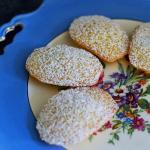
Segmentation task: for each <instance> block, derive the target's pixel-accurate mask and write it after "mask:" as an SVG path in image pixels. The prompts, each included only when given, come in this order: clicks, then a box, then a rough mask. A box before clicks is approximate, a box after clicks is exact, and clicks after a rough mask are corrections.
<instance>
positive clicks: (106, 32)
mask: <svg viewBox="0 0 150 150" xmlns="http://www.w3.org/2000/svg"><path fill="white" fill-rule="evenodd" d="M69 34H70V36H71V38H72V39H73V40H74V41H75V42H76V43H77V44H78V45H80V46H81V47H83V48H85V49H87V50H88V51H90V52H91V53H93V54H95V55H96V56H98V57H99V58H100V59H102V60H104V61H107V62H114V61H116V60H117V59H119V58H122V57H123V56H125V55H126V54H127V53H128V44H129V41H128V36H127V34H126V33H125V32H124V31H123V30H122V29H121V28H120V26H119V25H118V24H117V23H114V22H113V21H112V20H111V19H109V18H107V17H104V16H96V15H94V16H83V17H79V18H77V19H75V20H74V21H73V22H72V24H71V26H70V28H69Z"/></svg>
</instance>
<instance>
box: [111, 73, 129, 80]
mask: <svg viewBox="0 0 150 150" xmlns="http://www.w3.org/2000/svg"><path fill="white" fill-rule="evenodd" d="M110 77H111V78H114V79H116V80H122V79H127V76H126V75H124V74H123V73H119V72H115V73H113V74H112V75H110Z"/></svg>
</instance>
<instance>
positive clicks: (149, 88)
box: [144, 85, 150, 94]
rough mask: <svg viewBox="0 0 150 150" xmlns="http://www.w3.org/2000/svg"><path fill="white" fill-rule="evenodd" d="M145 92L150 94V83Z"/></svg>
mask: <svg viewBox="0 0 150 150" xmlns="http://www.w3.org/2000/svg"><path fill="white" fill-rule="evenodd" d="M144 93H146V94H150V85H148V86H147V88H146V91H145V92H144Z"/></svg>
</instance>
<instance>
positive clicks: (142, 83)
mask: <svg viewBox="0 0 150 150" xmlns="http://www.w3.org/2000/svg"><path fill="white" fill-rule="evenodd" d="M138 83H139V84H140V85H145V84H146V80H144V79H141V80H140V81H139V82H138Z"/></svg>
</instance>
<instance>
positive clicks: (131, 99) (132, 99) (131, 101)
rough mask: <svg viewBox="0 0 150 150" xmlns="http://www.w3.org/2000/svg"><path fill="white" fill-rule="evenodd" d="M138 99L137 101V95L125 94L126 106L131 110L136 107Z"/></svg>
mask: <svg viewBox="0 0 150 150" xmlns="http://www.w3.org/2000/svg"><path fill="white" fill-rule="evenodd" d="M138 99H139V95H138V94H135V93H131V92H129V93H127V94H126V104H128V105H129V106H130V107H131V108H137V107H138Z"/></svg>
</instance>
